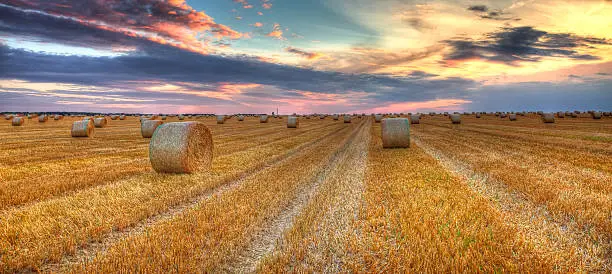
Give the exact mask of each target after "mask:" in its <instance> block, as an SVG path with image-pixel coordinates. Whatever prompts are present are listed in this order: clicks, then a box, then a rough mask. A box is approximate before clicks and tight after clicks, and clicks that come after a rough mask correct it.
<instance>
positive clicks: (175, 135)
mask: <svg viewBox="0 0 612 274" xmlns="http://www.w3.org/2000/svg"><path fill="white" fill-rule="evenodd" d="M212 159H213V141H212V135H211V132H210V130H209V129H208V128H207V127H206V126H205V125H204V124H203V123H200V122H175V123H167V124H163V125H161V126H159V128H158V129H157V130H156V131H155V134H154V135H153V138H152V139H151V142H150V143H149V160H150V161H151V166H152V167H153V169H154V170H155V171H157V172H163V173H193V172H199V171H206V170H210V168H211V166H212Z"/></svg>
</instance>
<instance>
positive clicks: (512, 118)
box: [508, 114, 516, 121]
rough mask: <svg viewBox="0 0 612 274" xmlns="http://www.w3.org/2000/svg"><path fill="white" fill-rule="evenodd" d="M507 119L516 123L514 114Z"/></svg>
mask: <svg viewBox="0 0 612 274" xmlns="http://www.w3.org/2000/svg"><path fill="white" fill-rule="evenodd" d="M508 119H510V121H516V114H510V115H508Z"/></svg>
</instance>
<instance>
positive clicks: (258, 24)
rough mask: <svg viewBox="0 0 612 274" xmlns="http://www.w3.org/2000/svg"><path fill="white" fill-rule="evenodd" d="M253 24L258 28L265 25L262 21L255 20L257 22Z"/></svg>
mask: <svg viewBox="0 0 612 274" xmlns="http://www.w3.org/2000/svg"><path fill="white" fill-rule="evenodd" d="M253 26H255V27H256V28H261V27H263V24H262V23H260V22H255V24H253Z"/></svg>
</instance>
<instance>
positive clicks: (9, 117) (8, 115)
mask: <svg viewBox="0 0 612 274" xmlns="http://www.w3.org/2000/svg"><path fill="white" fill-rule="evenodd" d="M13 118H14V116H13V115H12V114H6V115H4V120H7V121H8V120H11V119H13Z"/></svg>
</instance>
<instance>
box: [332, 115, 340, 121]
mask: <svg viewBox="0 0 612 274" xmlns="http://www.w3.org/2000/svg"><path fill="white" fill-rule="evenodd" d="M339 118H340V117H339V115H338V114H334V115H333V116H332V119H334V121H338V119H339Z"/></svg>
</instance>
